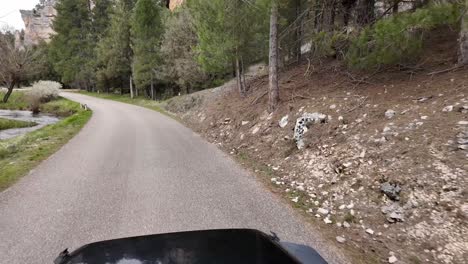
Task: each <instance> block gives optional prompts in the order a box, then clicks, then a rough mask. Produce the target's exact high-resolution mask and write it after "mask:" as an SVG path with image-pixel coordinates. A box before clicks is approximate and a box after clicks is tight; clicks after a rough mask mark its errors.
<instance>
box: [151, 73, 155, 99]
mask: <svg viewBox="0 0 468 264" xmlns="http://www.w3.org/2000/svg"><path fill="white" fill-rule="evenodd" d="M151 100H154V80H153V73H151Z"/></svg>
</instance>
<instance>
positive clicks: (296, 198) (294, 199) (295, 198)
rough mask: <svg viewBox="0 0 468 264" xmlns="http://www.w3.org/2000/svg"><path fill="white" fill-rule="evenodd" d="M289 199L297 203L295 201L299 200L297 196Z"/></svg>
mask: <svg viewBox="0 0 468 264" xmlns="http://www.w3.org/2000/svg"><path fill="white" fill-rule="evenodd" d="M291 201H293V202H294V203H297V202H299V197H294V198H292V199H291Z"/></svg>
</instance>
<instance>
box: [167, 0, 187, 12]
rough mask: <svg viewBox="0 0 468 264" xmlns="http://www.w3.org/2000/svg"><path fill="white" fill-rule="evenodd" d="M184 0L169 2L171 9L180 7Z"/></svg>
mask: <svg viewBox="0 0 468 264" xmlns="http://www.w3.org/2000/svg"><path fill="white" fill-rule="evenodd" d="M183 2H184V0H171V1H169V9H171V10H174V9H175V8H176V7H178V6H180V5H181V4H182V3H183Z"/></svg>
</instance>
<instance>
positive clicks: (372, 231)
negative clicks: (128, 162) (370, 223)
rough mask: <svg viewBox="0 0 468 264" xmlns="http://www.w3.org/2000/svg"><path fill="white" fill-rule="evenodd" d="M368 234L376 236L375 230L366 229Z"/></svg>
mask: <svg viewBox="0 0 468 264" xmlns="http://www.w3.org/2000/svg"><path fill="white" fill-rule="evenodd" d="M366 233H367V234H370V235H373V234H374V230H372V229H370V228H367V229H366Z"/></svg>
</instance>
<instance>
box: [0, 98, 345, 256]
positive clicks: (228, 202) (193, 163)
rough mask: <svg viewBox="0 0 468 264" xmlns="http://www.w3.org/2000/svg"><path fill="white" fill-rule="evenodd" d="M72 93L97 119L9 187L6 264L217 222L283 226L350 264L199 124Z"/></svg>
mask: <svg viewBox="0 0 468 264" xmlns="http://www.w3.org/2000/svg"><path fill="white" fill-rule="evenodd" d="M64 96H65V97H68V98H70V99H72V100H75V101H78V102H81V103H86V104H87V105H88V106H89V107H90V108H91V109H92V110H93V117H92V118H91V120H90V121H89V123H88V124H87V125H86V126H85V127H84V128H83V130H82V131H81V132H80V133H79V134H78V135H77V136H76V137H75V138H73V139H72V140H71V141H70V142H69V143H68V144H66V145H65V146H64V147H63V148H62V149H60V150H59V151H58V152H57V153H56V154H54V155H53V156H51V157H50V158H49V159H47V160H46V161H44V162H43V163H42V164H41V165H39V166H38V167H37V168H36V169H34V170H33V171H31V172H30V173H29V175H27V176H25V177H23V178H22V179H21V180H20V181H19V182H17V183H16V184H15V185H13V186H12V187H10V188H9V189H7V190H5V191H3V192H2V193H0V263H5V264H7V263H8V264H11V263H19V264H23V263H24V264H29V263H31V264H32V263H52V262H53V259H54V258H55V257H56V256H57V254H58V253H59V252H60V251H62V250H63V249H65V248H70V249H74V248H76V247H78V246H80V245H83V244H86V243H90V242H94V241H99V240H104V239H112V238H119V237H127V236H137V235H145V234H154V233H165V232H174V231H186V230H196V229H213V228H255V229H260V230H262V231H265V232H269V231H275V232H276V233H277V234H278V235H279V237H280V238H281V239H282V240H286V241H290V242H296V243H302V244H306V245H309V246H312V247H314V248H316V249H317V250H318V251H319V252H320V254H322V255H323V256H324V258H325V259H327V260H328V261H329V262H330V263H345V261H340V260H342V259H343V258H342V257H341V255H340V254H338V252H337V251H336V249H335V248H334V247H330V246H328V245H327V243H325V242H324V240H323V239H322V238H321V237H320V235H318V233H317V232H315V231H314V228H313V227H312V226H310V225H309V224H307V223H305V222H304V221H303V220H302V219H301V216H299V215H298V214H297V213H296V212H295V211H294V210H293V209H291V208H290V206H289V205H287V204H286V203H284V202H283V201H282V200H281V198H279V197H277V196H276V195H274V194H272V193H271V192H270V191H268V190H267V188H266V187H265V186H264V185H263V184H262V183H260V182H259V181H258V180H256V178H255V176H253V175H251V174H249V172H247V171H246V170H244V169H242V168H241V167H240V166H239V165H237V164H236V163H235V162H234V161H233V160H232V159H231V158H230V157H228V155H226V154H224V153H223V152H222V151H220V150H219V149H218V148H217V147H216V146H214V145H212V144H210V143H207V142H206V141H204V140H203V139H202V138H201V137H200V136H198V135H197V134H195V133H194V132H192V131H191V130H190V129H188V128H186V127H184V126H183V125H181V124H179V123H178V122H176V121H174V120H172V119H170V118H168V117H166V116H164V115H161V114H159V113H157V112H154V111H151V110H148V109H145V108H141V107H137V106H133V105H128V104H123V103H118V102H114V101H108V100H103V99H97V98H93V97H88V96H84V95H79V94H71V93H65V94H64Z"/></svg>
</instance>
